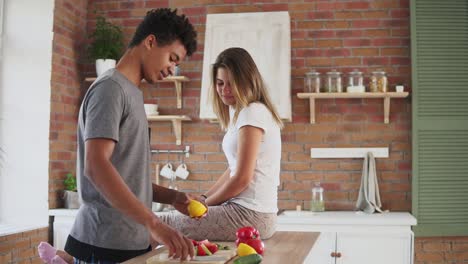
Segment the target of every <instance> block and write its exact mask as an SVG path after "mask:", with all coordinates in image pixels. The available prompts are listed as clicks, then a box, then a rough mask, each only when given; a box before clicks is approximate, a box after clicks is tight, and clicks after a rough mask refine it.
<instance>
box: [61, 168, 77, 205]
mask: <svg viewBox="0 0 468 264" xmlns="http://www.w3.org/2000/svg"><path fill="white" fill-rule="evenodd" d="M63 183H64V184H65V191H64V195H63V198H64V200H65V208H68V209H77V208H79V207H80V201H79V196H78V192H77V191H76V178H75V177H74V176H73V174H72V173H71V172H69V173H67V175H66V178H65V180H64V181H63Z"/></svg>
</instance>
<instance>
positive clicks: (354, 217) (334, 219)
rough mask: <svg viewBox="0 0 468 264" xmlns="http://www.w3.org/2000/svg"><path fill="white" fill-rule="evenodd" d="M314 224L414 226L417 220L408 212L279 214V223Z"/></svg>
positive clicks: (294, 212) (303, 212)
mask: <svg viewBox="0 0 468 264" xmlns="http://www.w3.org/2000/svg"><path fill="white" fill-rule="evenodd" d="M304 223H307V224H312V225H343V224H347V225H366V226H369V225H378V226H380V225H382V226H384V225H385V226H414V225H416V223H417V221H416V218H415V217H414V216H412V215H411V214H410V213H408V212H388V213H375V214H367V213H364V212H361V211H325V212H310V211H284V212H283V213H282V214H280V215H279V216H278V224H304Z"/></svg>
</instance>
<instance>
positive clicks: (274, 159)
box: [223, 103, 281, 213]
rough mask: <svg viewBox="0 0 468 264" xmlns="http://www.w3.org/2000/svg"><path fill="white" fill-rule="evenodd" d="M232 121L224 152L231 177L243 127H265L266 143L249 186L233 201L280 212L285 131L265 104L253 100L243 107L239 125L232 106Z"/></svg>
mask: <svg viewBox="0 0 468 264" xmlns="http://www.w3.org/2000/svg"><path fill="white" fill-rule="evenodd" d="M229 114H230V117H231V124H230V126H229V128H228V130H227V132H226V134H225V135H224V139H223V151H224V154H225V155H226V158H227V160H228V164H229V169H230V170H231V173H230V176H231V177H232V176H234V175H235V173H236V171H237V147H238V146H237V145H238V134H239V133H238V132H239V129H240V128H241V127H243V126H247V125H249V126H254V127H258V128H261V129H262V130H263V137H262V142H261V144H260V149H259V152H258V155H257V162H256V166H255V170H254V175H253V179H252V181H251V182H250V184H249V186H248V187H247V188H246V189H245V190H244V191H242V192H241V193H240V194H239V195H237V197H234V198H232V199H230V200H229V201H230V202H234V203H237V204H239V205H242V206H244V207H246V208H248V209H251V210H254V211H257V212H262V213H276V212H277V211H278V204H277V203H278V202H277V201H278V189H277V187H278V185H279V183H280V179H279V178H280V163H281V134H280V127H279V126H278V124H277V123H276V122H275V120H274V119H273V116H272V114H271V113H270V111H269V110H268V108H266V106H265V105H264V104H262V103H251V104H250V105H248V106H247V107H245V108H244V109H242V110H241V111H240V113H239V116H238V118H237V122H236V123H235V124H233V123H232V119H233V116H234V109H233V108H230V113H229Z"/></svg>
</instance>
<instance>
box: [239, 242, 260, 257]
mask: <svg viewBox="0 0 468 264" xmlns="http://www.w3.org/2000/svg"><path fill="white" fill-rule="evenodd" d="M252 254H257V251H255V249H254V248H253V247H251V246H249V245H247V244H245V243H239V246H237V255H239V256H240V257H243V256H247V255H252Z"/></svg>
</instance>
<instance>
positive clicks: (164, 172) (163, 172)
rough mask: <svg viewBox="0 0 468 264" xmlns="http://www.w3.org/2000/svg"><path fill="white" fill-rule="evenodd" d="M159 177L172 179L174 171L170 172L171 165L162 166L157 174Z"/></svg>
mask: <svg viewBox="0 0 468 264" xmlns="http://www.w3.org/2000/svg"><path fill="white" fill-rule="evenodd" d="M159 175H161V176H163V177H164V178H167V179H169V180H170V179H172V177H174V171H173V170H172V164H170V163H167V164H166V165H164V166H163V167H162V169H161V172H160V173H159Z"/></svg>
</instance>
